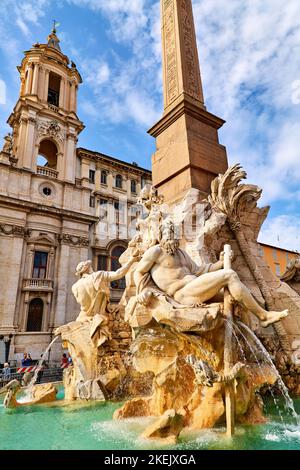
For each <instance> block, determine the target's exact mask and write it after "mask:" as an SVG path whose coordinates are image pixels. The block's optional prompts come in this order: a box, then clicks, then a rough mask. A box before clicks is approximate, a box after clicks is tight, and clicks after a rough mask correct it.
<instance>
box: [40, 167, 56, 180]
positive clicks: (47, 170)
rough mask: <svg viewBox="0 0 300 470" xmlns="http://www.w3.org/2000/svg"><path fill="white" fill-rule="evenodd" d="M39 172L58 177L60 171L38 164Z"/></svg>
mask: <svg viewBox="0 0 300 470" xmlns="http://www.w3.org/2000/svg"><path fill="white" fill-rule="evenodd" d="M36 172H37V174H38V175H41V176H47V177H48V178H55V179H57V178H58V171H56V170H53V169H52V168H48V167H47V166H37V171H36Z"/></svg>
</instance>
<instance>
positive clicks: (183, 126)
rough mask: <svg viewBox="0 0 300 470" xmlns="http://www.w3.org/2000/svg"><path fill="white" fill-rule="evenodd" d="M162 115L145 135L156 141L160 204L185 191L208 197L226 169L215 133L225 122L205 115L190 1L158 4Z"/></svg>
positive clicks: (165, 0)
mask: <svg viewBox="0 0 300 470" xmlns="http://www.w3.org/2000/svg"><path fill="white" fill-rule="evenodd" d="M161 23H162V46H163V47H162V50H163V93H164V113H163V117H162V119H161V120H160V121H159V122H158V123H157V124H155V125H154V126H153V127H152V128H151V129H150V130H149V134H150V135H152V136H153V137H155V138H156V152H155V153H154V155H153V158H152V170H153V184H154V186H155V187H156V188H157V189H158V191H159V193H160V194H163V195H164V196H165V200H166V202H174V201H176V200H177V199H181V198H182V197H183V196H184V195H185V194H186V193H187V191H188V190H189V189H191V188H196V189H198V190H200V192H201V194H203V196H204V195H206V194H207V193H209V192H210V184H211V182H212V180H213V179H214V178H215V177H216V176H217V175H218V174H220V173H224V172H225V171H226V169H227V167H228V163H227V155H226V149H225V147H224V146H222V145H220V144H219V138H218V129H220V127H222V125H223V124H224V122H225V121H223V120H222V119H220V118H218V117H217V116H214V115H213V114H211V113H209V112H208V111H207V110H206V107H205V104H204V95H203V89H202V81H201V74H200V65H199V58H198V50H197V41H196V33H195V25H194V18H193V10H192V2H191V0H161Z"/></svg>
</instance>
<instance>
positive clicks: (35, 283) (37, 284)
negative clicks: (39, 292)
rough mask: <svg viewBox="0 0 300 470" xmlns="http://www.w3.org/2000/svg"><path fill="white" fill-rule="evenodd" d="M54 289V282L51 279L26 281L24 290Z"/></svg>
mask: <svg viewBox="0 0 300 470" xmlns="http://www.w3.org/2000/svg"><path fill="white" fill-rule="evenodd" d="M26 288H27V289H28V288H29V289H53V281H52V280H51V279H36V278H31V279H24V281H23V289H26Z"/></svg>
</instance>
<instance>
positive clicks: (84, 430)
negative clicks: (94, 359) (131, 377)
mask: <svg viewBox="0 0 300 470" xmlns="http://www.w3.org/2000/svg"><path fill="white" fill-rule="evenodd" d="M58 397H59V398H60V401H59V402H56V403H55V404H50V405H38V406H34V407H24V408H18V409H16V410H6V409H4V407H3V406H2V402H1V405H0V449H1V450H8V449H10V450H12V449H13V450H30V449H34V450H39V449H40V450H51V449H52V450H68V449H70V450H71V449H72V450H73V449H74V450H76V449H77V450H100V449H103V450H116V449H122V450H126V449H127V450H133V449H149V450H151V449H160V448H161V447H160V446H159V445H158V443H155V442H151V443H149V441H147V442H146V441H144V440H142V439H141V438H140V437H139V435H140V434H141V433H142V432H143V430H144V429H145V426H146V425H147V424H149V423H150V422H151V419H149V418H147V419H132V420H127V421H113V420H112V416H113V412H114V411H115V410H116V409H117V408H119V407H120V404H116V403H103V404H86V405H85V404H84V405H82V404H80V405H79V404H78V403H72V404H66V403H64V401H63V400H62V398H63V392H62V391H60V392H59V396H58ZM295 407H296V410H297V412H298V414H300V399H297V400H295ZM281 409H282V410H283V407H281ZM266 410H267V412H268V417H269V419H270V421H269V423H268V424H264V425H256V426H239V427H238V429H237V433H236V436H235V437H234V438H233V439H227V438H226V437H224V428H219V429H216V430H206V431H201V432H199V431H198V432H194V433H186V432H184V433H182V435H181V438H180V441H179V443H178V444H177V445H176V446H174V447H168V448H169V449H192V450H194V449H236V450H237V449H242V450H243V449H244V450H246V449H247V450H250V449H258V450H265V449H273V450H280V449H293V450H300V425H296V424H287V423H286V424H282V422H281V420H280V417H279V416H278V413H277V411H276V408H275V407H274V406H273V405H272V403H271V402H268V403H267V405H266ZM282 414H283V415H284V412H283V411H282ZM287 421H289V420H287Z"/></svg>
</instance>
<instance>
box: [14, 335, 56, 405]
mask: <svg viewBox="0 0 300 470" xmlns="http://www.w3.org/2000/svg"><path fill="white" fill-rule="evenodd" d="M57 340H58V336H56V337H55V338H54V339H53V340H52V341H51V343H50V344H49V345H48V346H47V348H46V349H45V351H44V352H43V354H42V356H41V358H40V360H39V362H38V365H37V366H36V368H35V371H34V374H33V377H32V379H31V380H30V382H29V384H28V385H27V387H26V389H25V393H24V395H23V397H22V403H26V402H31V401H32V399H33V389H34V386H35V384H36V381H37V379H38V375H39V372H40V371H41V369H42V367H43V363H44V362H45V360H46V357H47V354H48V353H49V351H50V349H51V348H52V346H53V344H54V343H55V342H56V341H57Z"/></svg>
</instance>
